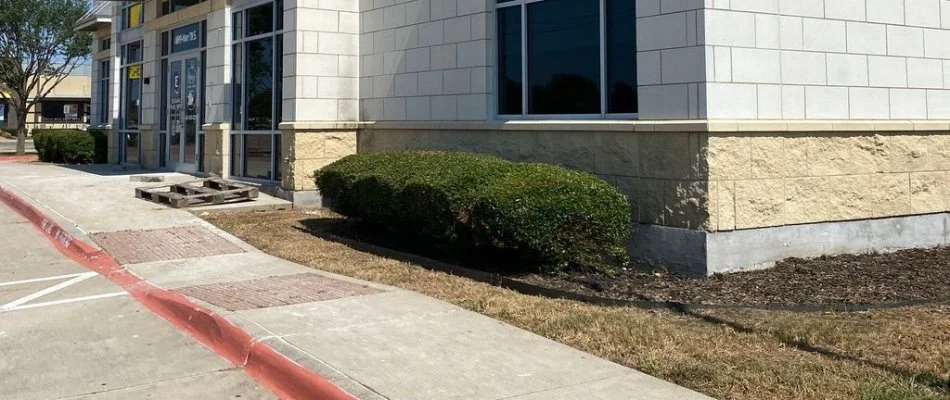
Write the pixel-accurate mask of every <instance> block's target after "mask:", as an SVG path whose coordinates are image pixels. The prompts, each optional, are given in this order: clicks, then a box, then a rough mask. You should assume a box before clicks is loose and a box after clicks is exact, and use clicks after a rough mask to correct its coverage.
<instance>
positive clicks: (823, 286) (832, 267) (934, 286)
mask: <svg viewBox="0 0 950 400" xmlns="http://www.w3.org/2000/svg"><path fill="white" fill-rule="evenodd" d="M516 279H518V280H522V281H525V282H528V283H532V284H535V285H540V286H547V287H553V288H557V289H561V290H567V291H571V292H576V293H583V294H588V295H596V296H601V297H609V298H617V299H624V300H651V301H674V302H680V303H687V304H739V305H824V304H886V303H899V302H910V301H925V300H934V301H943V300H947V299H948V298H950V248H948V247H941V248H935V249H916V250H903V251H898V252H895V253H886V254H862V255H842V256H833V257H827V256H826V257H820V258H815V259H809V260H803V259H797V258H793V259H787V260H785V261H781V262H779V263H777V265H776V266H775V268H771V269H768V270H762V271H752V272H739V273H733V274H724V275H723V274H717V275H713V276H710V277H705V278H690V277H683V276H677V275H671V274H665V273H644V272H641V271H635V270H630V269H628V270H623V271H621V272H620V273H618V274H617V275H616V276H613V277H606V276H603V275H597V274H565V275H559V276H546V275H540V274H527V275H522V276H518V277H516Z"/></svg>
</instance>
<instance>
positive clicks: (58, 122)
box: [0, 69, 91, 131]
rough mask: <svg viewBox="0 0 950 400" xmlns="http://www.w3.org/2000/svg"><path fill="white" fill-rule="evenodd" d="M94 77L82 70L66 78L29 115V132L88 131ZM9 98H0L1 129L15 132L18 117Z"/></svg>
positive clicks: (31, 109) (4, 96)
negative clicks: (46, 130) (10, 129)
mask: <svg viewBox="0 0 950 400" xmlns="http://www.w3.org/2000/svg"><path fill="white" fill-rule="evenodd" d="M89 85H90V77H89V74H88V70H85V69H80V70H78V71H76V73H74V74H71V75H68V76H66V77H65V78H63V80H62V81H61V82H60V83H59V84H58V85H56V87H55V88H53V90H52V91H50V92H49V94H47V95H46V97H44V98H43V100H42V101H39V102H37V103H36V105H35V106H33V107H31V108H30V109H29V110H28V111H27V113H26V129H27V131H31V130H33V129H86V126H87V125H88V124H89V107H90V89H91V88H90V86H89ZM34 95H35V94H34ZM9 98H10V96H9V95H0V128H15V127H16V126H17V123H18V121H17V116H16V113H15V112H14V111H13V107H12V105H11V104H10V103H9V100H7V99H9Z"/></svg>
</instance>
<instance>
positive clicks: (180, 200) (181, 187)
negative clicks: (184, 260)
mask: <svg viewBox="0 0 950 400" xmlns="http://www.w3.org/2000/svg"><path fill="white" fill-rule="evenodd" d="M259 195H260V192H259V191H258V190H257V188H256V187H253V186H248V185H242V184H239V183H234V182H230V181H227V180H224V179H221V178H208V179H200V180H195V181H188V182H183V183H176V184H173V185H163V186H153V187H145V188H137V189H135V197H138V198H140V199H143V200H148V201H151V202H155V203H159V204H167V205H169V206H170V207H172V208H182V207H192V206H203V205H213V204H225V203H233V202H239V201H246V200H252V199H256V198H257V197H258V196H259Z"/></svg>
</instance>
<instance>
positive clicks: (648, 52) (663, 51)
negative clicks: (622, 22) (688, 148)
mask: <svg viewBox="0 0 950 400" xmlns="http://www.w3.org/2000/svg"><path fill="white" fill-rule="evenodd" d="M636 1H637V3H636V4H637V85H638V88H637V94H638V96H639V100H640V101H639V104H640V111H639V116H640V119H643V120H657V119H704V118H706V81H707V76H706V74H707V69H708V67H707V63H708V61H707V59H708V57H707V53H708V50H707V48H706V47H705V46H704V43H705V41H706V39H705V34H706V29H705V24H706V17H705V14H706V10H705V9H704V7H705V4H704V3H703V1H701V0H691V1H662V0H636ZM706 3H709V2H708V1H707V2H706Z"/></svg>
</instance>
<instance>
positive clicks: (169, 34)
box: [155, 0, 208, 172]
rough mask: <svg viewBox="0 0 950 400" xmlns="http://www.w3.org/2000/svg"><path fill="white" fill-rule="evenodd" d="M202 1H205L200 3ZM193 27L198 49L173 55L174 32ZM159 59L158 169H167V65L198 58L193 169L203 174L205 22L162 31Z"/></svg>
mask: <svg viewBox="0 0 950 400" xmlns="http://www.w3.org/2000/svg"><path fill="white" fill-rule="evenodd" d="M202 1H204V0H202ZM194 24H198V47H197V48H194V49H190V50H182V51H178V52H175V51H174V46H173V45H172V41H173V40H174V35H173V32H174V31H175V30H176V29H179V28H184V27H188V26H191V25H194ZM158 40H159V42H160V43H159V44H158V46H157V47H158V50H159V53H158V58H157V59H156V60H155V62H156V65H157V66H158V69H159V74H160V75H159V76H158V79H157V81H158V85H159V89H158V93H159V106H158V137H159V167H161V168H165V167H166V166H167V165H168V161H170V160H169V159H168V157H167V156H169V155H170V154H168V143H167V142H168V135H169V133H170V132H171V129H172V127H171V126H170V125H169V113H168V107H169V104H168V103H169V96H170V95H171V94H170V93H169V91H168V85H169V82H168V74H169V71H170V69H169V68H170V67H169V64H170V61H171V60H172V59H173V58H178V59H181V57H180V56H182V55H185V57H186V58H190V57H191V56H192V55H197V57H198V64H199V65H198V69H199V70H200V72H199V80H198V87H199V94H198V96H199V99H200V100H201V106H200V107H198V114H197V115H196V124H197V129H196V131H195V146H197V147H198V148H199V149H198V154H196V158H195V163H194V164H195V169H196V171H197V172H204V150H203V143H204V141H205V135H204V131H203V130H202V129H201V127H202V126H203V125H204V124H205V105H206V104H207V102H208V99H207V98H206V95H207V93H206V86H207V84H208V60H207V58H208V20H206V19H205V20H201V21H197V22H189V23H186V24H179V25H175V26H172V27H169V28H168V29H165V30H163V31H161V32H160V33H159V35H158ZM183 162H184V161H183V160H180V161H179V163H183Z"/></svg>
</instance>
